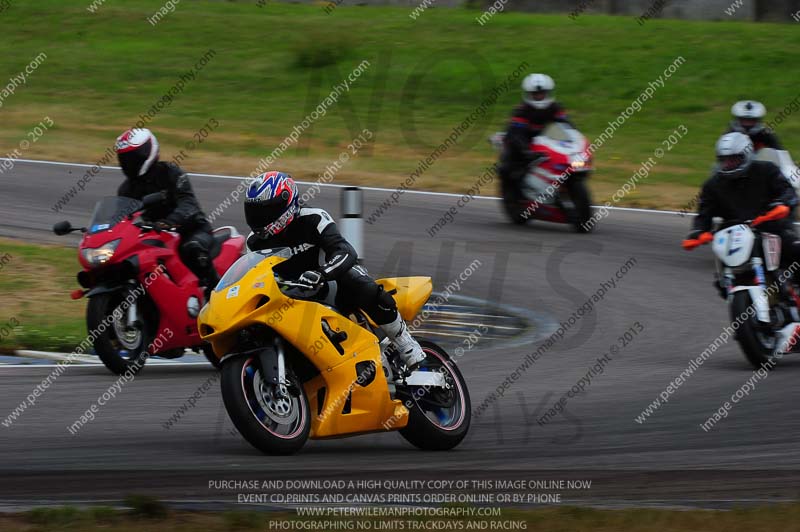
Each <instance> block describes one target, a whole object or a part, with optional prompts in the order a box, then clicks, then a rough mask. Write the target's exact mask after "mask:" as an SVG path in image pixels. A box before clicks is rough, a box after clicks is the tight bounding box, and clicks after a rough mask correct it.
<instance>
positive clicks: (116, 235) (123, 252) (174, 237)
mask: <svg viewBox="0 0 800 532" xmlns="http://www.w3.org/2000/svg"><path fill="white" fill-rule="evenodd" d="M135 216H136V215H134V217H135ZM117 239H119V244H118V245H117V248H116V250H115V251H114V254H113V256H112V257H111V259H110V260H109V261H108V262H107V263H106V264H104V265H103V266H100V267H90V266H89V264H88V263H87V262H86V260H85V258H84V256H83V250H84V249H87V248H98V247H100V246H102V245H104V244H106V243H108V242H111V241H114V240H117ZM179 244H180V236H179V235H178V234H177V233H174V232H170V231H162V232H161V233H156V232H154V231H149V232H144V233H143V232H142V231H141V229H140V228H138V227H136V226H135V225H134V224H133V222H132V221H131V220H128V219H125V220H122V221H121V222H119V223H118V224H116V225H114V226H113V227H111V228H110V229H108V230H106V231H100V232H98V233H94V234H89V233H87V234H86V235H85V236H84V237H83V240H82V241H81V243H80V246H79V253H78V256H79V260H80V263H81V265H82V266H83V268H84V271H85V272H86V273H87V274H88V276H89V278H91V277H93V276H94V275H96V274H98V273H100V272H102V270H103V269H106V268H113V267H115V265H116V266H118V265H119V264H120V263H122V262H123V261H126V260H128V259H133V258H134V256H135V259H133V260H134V261H135V262H136V263H137V264H138V274H137V276H136V278H137V280H138V281H139V284H140V285H141V286H143V287H144V288H145V291H146V293H147V295H148V296H149V297H150V299H151V300H152V301H153V303H154V304H155V306H156V308H157V309H158V313H159V330H158V333H157V335H160V334H161V333H163V332H166V331H167V330H170V331H172V333H173V334H172V335H171V336H170V335H169V334H164V335H163V336H160V337H162V338H169V340H168V341H166V342H165V343H164V345H163V346H162V347H161V348H160V349H158V350H157V351H156V352H160V351H169V350H172V349H176V348H187V347H195V346H198V345H200V344H201V343H202V342H201V340H200V336H199V334H198V332H197V320H196V318H192V317H191V316H190V315H189V313H188V312H187V301H188V300H189V298H190V297H191V296H195V297H196V298H197V299H198V300H200V301H203V299H204V296H203V290H202V287H200V286H199V283H198V279H197V277H196V276H195V275H194V273H192V271H191V270H190V269H189V268H188V267H187V266H185V265H184V264H183V261H182V260H181V259H180V257H179V255H178V246H179ZM244 247H245V239H244V237H243V236H241V235H236V236H233V237H232V238H229V239H228V240H226V241H224V242H223V243H222V248H221V252H220V253H219V255H217V256H216V257H215V258H214V266H215V268H216V270H217V272H218V273H219V274H220V275H222V274H224V273H225V272H226V271H227V270H228V268H229V267H230V266H231V265H232V264H233V263H234V262H235V261H236V260H237V259H238V258H239V257H240V256H241V255H242V252H243V250H244Z"/></svg>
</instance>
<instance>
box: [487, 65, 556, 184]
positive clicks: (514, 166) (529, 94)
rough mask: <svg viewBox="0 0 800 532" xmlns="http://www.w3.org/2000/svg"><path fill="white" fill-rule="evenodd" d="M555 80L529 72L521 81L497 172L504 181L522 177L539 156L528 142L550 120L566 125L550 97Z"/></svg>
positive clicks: (516, 179) (515, 180)
mask: <svg viewBox="0 0 800 532" xmlns="http://www.w3.org/2000/svg"><path fill="white" fill-rule="evenodd" d="M553 90H555V82H554V81H553V78H551V77H550V76H547V75H545V74H531V75H529V76H527V77H526V78H525V79H524V80H523V81H522V91H523V102H522V103H521V104H519V105H518V106H517V107H515V108H514V111H513V113H512V115H511V121H510V123H509V125H508V129H507V130H506V136H505V139H504V144H505V147H504V150H503V154H502V155H501V158H500V167H499V170H498V171H499V174H500V177H501V178H502V179H503V180H504V181H505V180H509V181H511V182H517V181H519V180H521V179H522V178H523V177H525V173H526V172H527V170H528V168H529V167H530V165H531V164H532V163H535V162H536V161H537V160H539V159H541V157H542V155H541V154H540V153H536V152H533V151H531V141H532V140H533V138H534V137H536V136H538V135H539V134H541V132H542V131H543V130H544V129H545V128H546V127H547V125H548V124H550V123H552V122H565V123H567V124H570V122H569V120H568V119H567V113H566V111H565V110H564V108H563V107H562V106H561V104H559V103H558V102H557V101H555V99H554V98H553Z"/></svg>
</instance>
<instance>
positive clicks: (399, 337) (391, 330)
mask: <svg viewBox="0 0 800 532" xmlns="http://www.w3.org/2000/svg"><path fill="white" fill-rule="evenodd" d="M381 329H383V332H385V333H386V336H388V337H389V340H391V341H392V344H394V348H395V350H396V351H397V355H398V356H399V357H400V360H402V361H403V364H405V365H406V367H407V368H408V369H409V370H414V369H415V368H416V367H417V366H419V364H420V363H421V362H422V361H423V360H425V353H424V352H423V351H422V347H420V345H419V343H418V342H417V341H416V340H414V337H413V336H411V333H410V332H408V327H407V326H406V322H405V321H403V317H402V316H400V313H399V312H398V313H397V317H396V318H395V320H394V321H393V322H391V323H387V324H386V325H381Z"/></svg>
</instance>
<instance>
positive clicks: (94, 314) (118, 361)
mask: <svg viewBox="0 0 800 532" xmlns="http://www.w3.org/2000/svg"><path fill="white" fill-rule="evenodd" d="M129 294H131V291H130V290H118V291H116V292H107V293H105V294H98V295H96V296H93V297H92V298H90V299H89V304H88V306H87V309H86V326H87V329H88V330H89V334H90V335H96V338H95V340H94V350H95V353H96V354H97V356H98V357H99V358H100V360H102V361H103V364H104V365H105V366H106V367H107V368H108V369H109V370H110V371H111V372H112V373H114V374H116V375H123V374H125V373H128V374H131V375H133V374H136V373H138V372H139V371H140V370H141V369H142V368H143V367H144V364H145V362H146V361H147V347H148V341H149V340H148V339H149V338H150V337H151V336H152V334H153V332H152V327H150V326H149V325H148V323H147V320H146V319H145V318H144V316H143V315H142V312H141V304H140V303H141V298H140V301H138V302H137V303H138V304H137V306H136V309H137V310H136V316H135V319H134V320H133V322H131V320H130V319H129V318H130V316H129V315H128V314H129V312H130V309H129V306H128V305H127V304H124V303H125V300H126V298H127V297H128V295H129Z"/></svg>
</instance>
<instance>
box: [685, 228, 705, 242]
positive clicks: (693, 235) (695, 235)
mask: <svg viewBox="0 0 800 532" xmlns="http://www.w3.org/2000/svg"><path fill="white" fill-rule="evenodd" d="M703 233H704V231H703V230H701V229H695V230H694V231H690V232H689V234H688V235H686V240H697V239H698V238H700V235H701V234H703Z"/></svg>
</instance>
